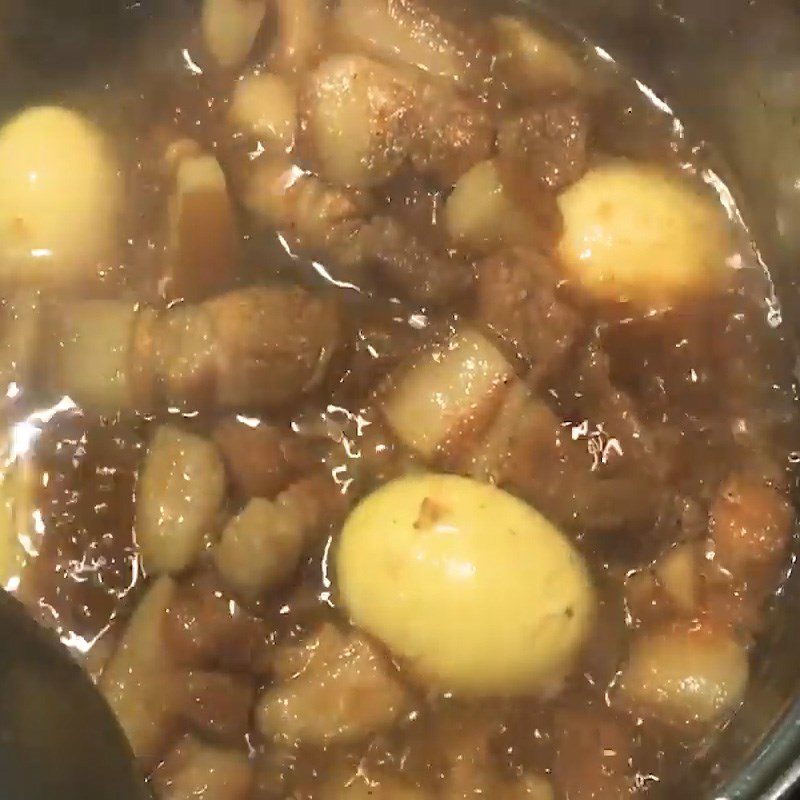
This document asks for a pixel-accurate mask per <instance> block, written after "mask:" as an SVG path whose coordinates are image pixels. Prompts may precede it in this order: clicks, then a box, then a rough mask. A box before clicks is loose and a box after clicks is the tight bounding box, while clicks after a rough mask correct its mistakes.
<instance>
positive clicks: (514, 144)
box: [497, 99, 589, 192]
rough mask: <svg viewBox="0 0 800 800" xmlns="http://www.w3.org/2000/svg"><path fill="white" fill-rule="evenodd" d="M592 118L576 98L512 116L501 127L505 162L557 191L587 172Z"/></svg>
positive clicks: (535, 107)
mask: <svg viewBox="0 0 800 800" xmlns="http://www.w3.org/2000/svg"><path fill="white" fill-rule="evenodd" d="M588 136H589V116H588V114H587V113H586V110H585V108H584V107H583V105H582V104H581V103H580V102H579V101H576V100H573V99H555V100H550V101H549V102H548V103H546V104H543V105H541V106H531V107H529V108H526V109H524V110H522V111H521V112H518V113H516V114H514V115H510V116H509V117H508V118H507V119H506V120H504V122H503V123H502V124H501V126H500V130H499V132H498V136H497V145H498V149H499V152H500V157H501V163H505V164H507V166H508V167H509V168H510V169H512V170H513V172H514V174H515V175H517V176H518V178H519V176H520V175H522V176H524V178H525V179H526V180H529V181H530V182H531V183H532V184H534V185H538V186H540V187H542V188H544V189H548V190H551V191H554V192H557V191H560V190H561V189H563V188H564V187H565V186H568V185H569V184H571V183H574V182H575V181H576V180H578V178H580V177H581V176H582V175H583V174H584V172H586V168H587V164H588V153H587V144H588Z"/></svg>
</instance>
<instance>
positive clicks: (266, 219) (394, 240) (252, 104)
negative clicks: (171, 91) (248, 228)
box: [229, 57, 474, 305]
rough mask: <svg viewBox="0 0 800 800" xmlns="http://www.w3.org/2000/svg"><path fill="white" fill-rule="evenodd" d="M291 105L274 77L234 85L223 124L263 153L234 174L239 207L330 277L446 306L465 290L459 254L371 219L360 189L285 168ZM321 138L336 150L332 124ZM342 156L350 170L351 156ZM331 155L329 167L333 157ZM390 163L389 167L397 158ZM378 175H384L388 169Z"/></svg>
mask: <svg viewBox="0 0 800 800" xmlns="http://www.w3.org/2000/svg"><path fill="white" fill-rule="evenodd" d="M341 58H343V57H341ZM381 69H387V68H385V67H383V66H381ZM380 96H381V95H380V94H378V95H377V97H378V98H380ZM373 100H374V102H378V100H377V99H375V98H373ZM371 102H372V101H371ZM297 105H298V103H297V99H296V97H295V92H294V89H293V88H292V86H291V85H290V83H289V82H288V81H286V80H285V79H283V78H281V77H280V76H278V75H274V74H262V75H259V76H257V77H254V76H250V77H248V78H245V79H243V80H242V81H240V82H239V84H238V86H237V88H236V90H235V92H234V100H233V106H232V109H231V113H230V115H229V124H230V127H231V129H232V131H233V132H234V135H241V136H244V137H245V138H246V139H247V140H248V141H250V142H251V144H252V147H253V148H254V149H255V150H257V151H259V152H261V151H263V152H262V155H261V156H260V157H259V158H257V159H255V161H248V162H247V163H246V164H244V165H242V167H241V168H240V169H239V170H238V172H239V173H240V175H239V183H240V189H239V191H240V195H241V201H242V203H243V205H244V206H245V208H246V209H247V210H248V211H249V212H250V213H251V214H252V215H253V216H254V217H255V218H256V220H257V221H258V222H261V223H263V224H266V225H269V226H270V227H276V228H279V229H280V230H282V231H284V232H286V234H287V235H289V236H290V238H291V239H292V240H293V241H294V242H295V243H296V244H297V245H298V246H299V247H301V248H303V249H305V250H309V251H311V252H319V253H321V254H323V256H324V261H325V263H326V264H328V265H330V267H331V269H332V270H333V273H334V277H335V278H336V279H337V280H342V281H347V282H351V283H353V282H354V283H360V282H362V281H363V280H364V278H365V277H368V276H369V274H370V273H377V277H378V278H379V279H380V280H381V281H382V282H385V283H386V284H388V285H389V286H390V287H391V289H392V290H395V291H397V292H399V293H400V294H402V295H403V296H404V297H406V298H408V299H410V300H412V301H414V302H418V303H423V304H426V305H428V304H443V303H447V302H450V301H451V300H453V299H454V298H456V297H458V296H460V295H462V294H463V293H464V292H466V291H467V290H468V289H469V288H470V286H471V285H472V283H473V281H474V271H473V268H472V265H471V263H470V262H469V261H468V260H466V259H465V258H464V257H463V256H462V255H460V254H458V253H456V252H455V251H453V250H452V249H449V248H447V247H445V246H437V245H436V243H435V242H429V241H427V240H426V239H424V238H423V237H421V236H419V235H418V234H416V233H414V232H413V231H411V230H410V229H409V228H408V226H407V225H406V224H404V223H403V222H402V221H401V220H399V219H397V218H394V217H391V216H387V215H385V214H376V213H375V209H374V207H373V204H372V202H371V200H370V198H369V196H368V195H367V194H366V193H364V192H363V191H361V190H360V189H358V188H354V187H346V186H341V185H337V184H336V183H335V182H328V181H327V180H326V179H325V178H324V177H320V176H318V175H315V174H313V173H311V172H309V171H307V170H305V169H302V168H301V167H299V166H297V165H295V164H293V163H292V160H291V158H290V157H289V156H288V155H287V154H286V151H287V150H288V149H291V145H292V143H293V141H294V137H295V133H296V131H297V128H298V119H297ZM325 113H326V114H329V113H333V112H332V111H331V109H330V108H329V109H328V110H327V111H326V112H325ZM336 114H337V115H338V116H341V117H342V118H343V119H342V120H330V121H329V122H330V125H331V126H335V125H336V124H339V123H340V122H341V123H342V124H344V122H348V124H349V121H350V116H349V114H346V113H344V112H343V111H341V110H339V111H336ZM355 124H356V125H357V124H358V123H357V121H356V123H355ZM324 133H325V136H326V137H327V136H330V137H332V138H331V141H332V142H333V143H334V144H335V145H336V146H338V144H336V142H337V134H336V131H335V128H334V127H330V128H325V131H324ZM348 135H349V134H348ZM342 157H345V158H350V162H349V163H350V164H351V167H352V168H353V169H356V168H357V167H356V166H355V165H356V160H357V158H358V157H360V156H358V154H356V155H352V154H351V155H350V156H347V155H346V154H345V155H344V156H342ZM331 158H332V160H333V163H334V164H335V163H336V159H337V158H338V156H335V154H331ZM390 160H392V163H393V165H394V166H393V169H396V168H399V166H400V164H401V163H402V161H403V160H404V159H402V158H401V159H399V160H398V159H393V158H391V159H390ZM343 163H344V162H343ZM359 169H360V167H359ZM382 174H383V175H384V176H385V177H389V175H390V174H391V171H387V170H384V171H383V173H382Z"/></svg>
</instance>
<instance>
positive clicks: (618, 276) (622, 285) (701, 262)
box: [558, 160, 731, 310]
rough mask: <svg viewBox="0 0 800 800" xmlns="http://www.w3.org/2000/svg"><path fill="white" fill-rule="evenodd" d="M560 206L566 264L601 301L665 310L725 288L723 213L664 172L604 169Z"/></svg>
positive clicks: (618, 164) (622, 165)
mask: <svg viewBox="0 0 800 800" xmlns="http://www.w3.org/2000/svg"><path fill="white" fill-rule="evenodd" d="M558 204H559V207H560V209H561V213H562V215H563V218H564V232H563V236H562V239H561V241H560V243H559V246H558V254H559V257H560V259H561V262H562V264H563V266H564V268H565V270H566V272H567V273H568V276H569V277H570V278H571V279H572V280H574V281H575V283H576V284H577V285H579V286H580V287H582V288H583V289H584V290H586V292H588V293H589V294H591V295H594V296H595V297H597V298H599V299H602V300H611V301H629V302H631V303H634V304H635V305H637V306H640V307H643V308H645V309H648V310H649V309H662V308H665V307H668V306H670V305H673V304H674V303H676V302H680V301H681V300H684V299H687V298H692V297H697V296H703V295H707V294H708V293H710V292H713V291H715V290H719V289H720V288H722V287H724V285H725V282H726V278H727V277H728V276H729V272H730V269H729V267H728V266H727V263H726V259H727V257H728V255H729V252H730V250H731V240H730V236H729V233H728V227H727V224H726V220H725V217H724V214H723V212H722V209H721V207H719V206H717V205H715V203H713V202H712V201H711V200H710V199H708V198H707V197H704V196H702V195H700V194H699V193H697V192H696V191H695V190H694V189H693V188H692V187H691V186H689V185H688V183H686V182H685V181H683V180H681V179H680V178H678V177H676V176H673V175H669V174H668V173H667V172H665V171H664V170H662V169H660V168H658V167H655V166H648V165H643V164H636V163H634V162H631V161H624V160H618V161H613V162H610V163H608V164H605V165H603V166H599V167H596V168H594V169H592V170H590V171H589V172H588V173H587V174H586V175H584V177H583V178H581V180H579V181H578V182H577V183H575V184H574V185H573V186H571V187H570V188H569V189H567V190H566V191H564V192H563V193H562V194H561V195H560V197H559V199H558Z"/></svg>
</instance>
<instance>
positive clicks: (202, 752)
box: [153, 736, 253, 800]
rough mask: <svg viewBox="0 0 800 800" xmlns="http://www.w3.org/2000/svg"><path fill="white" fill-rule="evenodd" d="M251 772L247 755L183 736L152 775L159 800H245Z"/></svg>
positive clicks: (248, 794) (250, 783)
mask: <svg viewBox="0 0 800 800" xmlns="http://www.w3.org/2000/svg"><path fill="white" fill-rule="evenodd" d="M252 785H253V768H252V765H251V764H250V761H249V759H248V757H247V753H243V752H241V751H239V750H228V749H223V748H221V747H214V746H211V745H207V744H204V743H202V742H201V741H200V740H199V739H195V738H194V737H192V736H187V737H185V738H184V739H182V740H181V741H180V742H179V743H178V745H177V746H176V747H175V748H174V749H173V750H172V751H171V752H170V753H169V755H168V756H167V757H166V759H165V760H164V763H163V764H161V765H160V766H159V768H158V770H156V772H155V774H154V775H153V786H154V787H155V790H156V792H157V793H158V797H159V798H161V800H248V798H249V797H250V790H251V788H252Z"/></svg>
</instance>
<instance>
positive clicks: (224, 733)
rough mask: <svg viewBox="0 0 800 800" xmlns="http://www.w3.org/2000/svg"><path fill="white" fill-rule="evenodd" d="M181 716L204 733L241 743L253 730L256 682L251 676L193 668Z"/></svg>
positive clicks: (230, 741)
mask: <svg viewBox="0 0 800 800" xmlns="http://www.w3.org/2000/svg"><path fill="white" fill-rule="evenodd" d="M185 691H186V703H185V705H184V708H183V713H182V717H183V719H184V721H185V722H187V723H189V724H190V725H191V726H192V728H193V729H194V730H196V731H197V732H198V733H200V734H201V735H202V736H204V737H206V738H208V739H213V740H214V741H215V742H218V743H223V744H225V743H227V744H230V745H234V746H235V745H241V744H242V742H243V741H244V737H245V735H246V734H247V732H248V731H249V730H250V711H251V709H252V707H253V701H254V700H255V686H254V685H253V680H252V678H250V677H247V676H242V675H228V674H226V673H224V672H199V671H194V672H190V673H189V676H188V678H187V680H186V686H185Z"/></svg>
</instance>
